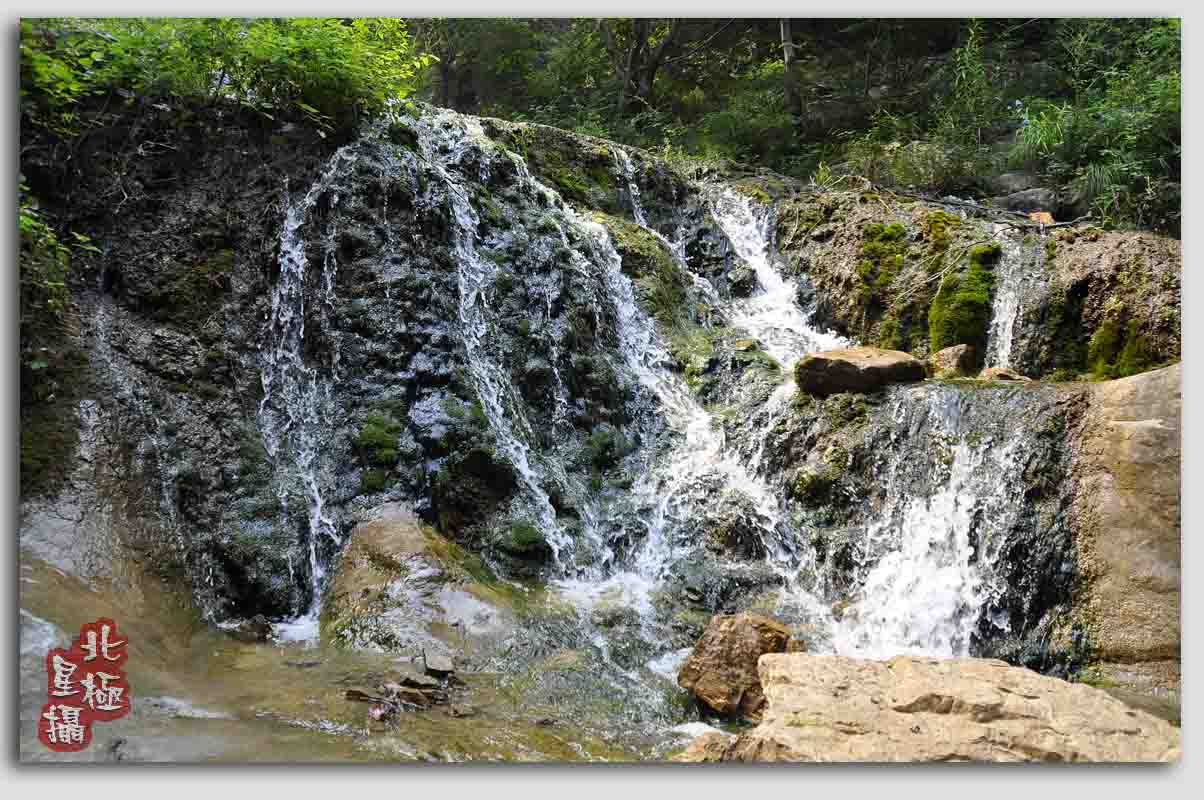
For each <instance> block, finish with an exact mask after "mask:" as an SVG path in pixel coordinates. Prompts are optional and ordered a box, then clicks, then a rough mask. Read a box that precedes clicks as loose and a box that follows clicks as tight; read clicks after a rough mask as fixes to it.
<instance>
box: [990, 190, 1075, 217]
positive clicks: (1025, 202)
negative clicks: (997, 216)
mask: <svg viewBox="0 0 1204 800" xmlns="http://www.w3.org/2000/svg"><path fill="white" fill-rule="evenodd" d="M991 203H992V204H993V205H995V206H996V207H998V208H1002V209H1006V210H1007V211H1017V212H1019V213H1021V214H1029V213H1031V212H1033V211H1048V210H1049V209H1051V208H1056V207H1057V205H1058V195H1057V193H1056V192H1054V190H1053V189H1025V190H1024V191H1021V192H1012V193H1011V194H1007V195H1003V196H1001V197H993V198H991Z"/></svg>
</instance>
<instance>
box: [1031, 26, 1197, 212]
mask: <svg viewBox="0 0 1204 800" xmlns="http://www.w3.org/2000/svg"><path fill="white" fill-rule="evenodd" d="M1085 35H1086V34H1085V33H1084V32H1083V31H1078V32H1076V33H1074V34H1073V35H1069V36H1068V39H1069V42H1068V44H1067V48H1068V51H1070V53H1071V55H1070V56H1068V60H1069V61H1070V64H1069V66H1068V68H1067V69H1068V72H1069V75H1070V80H1071V83H1072V86H1073V87H1074V89H1075V95H1074V99H1073V101H1065V100H1063V101H1051V100H1042V99H1032V100H1029V101H1028V102H1027V103H1022V104H1021V105H1020V106H1019V108H1018V112H1019V114H1020V117H1021V124H1022V126H1023V127H1022V128H1021V130H1020V132H1019V135H1018V136H1017V142H1016V146H1015V147H1014V148H1013V150H1012V153H1011V157H1012V160H1013V162H1014V163H1016V164H1024V165H1036V166H1038V167H1039V168H1040V169H1041V170H1042V171H1044V172H1045V173H1046V174H1048V175H1049V176H1050V177H1052V178H1053V179H1055V180H1056V181H1058V182H1061V183H1063V184H1064V185H1067V186H1069V187H1070V188H1071V189H1072V190H1073V191H1074V193H1075V194H1076V195H1077V197H1078V199H1079V201H1080V204H1081V205H1083V206H1085V207H1090V208H1091V209H1092V210H1093V211H1094V212H1095V213H1096V215H1097V216H1099V217H1100V218H1101V220H1102V221H1103V222H1104V223H1105V224H1106V225H1117V224H1133V225H1141V226H1150V227H1153V228H1155V229H1160V230H1165V231H1169V232H1171V233H1173V234H1176V235H1177V234H1178V231H1179V225H1180V222H1179V220H1180V214H1181V212H1180V208H1179V206H1180V197H1179V191H1178V182H1179V175H1180V157H1181V153H1182V140H1181V135H1182V120H1181V97H1182V77H1181V71H1180V63H1179V60H1180V24H1179V21H1178V20H1155V21H1152V22H1150V23H1149V26H1148V27H1146V28H1144V29H1140V30H1139V31H1137V32H1135V33H1132V34H1131V35H1130V40H1131V41H1130V44H1131V46H1132V48H1133V49H1134V51H1135V53H1134V55H1133V57H1132V60H1131V62H1129V63H1127V64H1124V65H1119V64H1109V63H1107V59H1108V57H1109V56H1108V54H1107V52H1106V50H1103V49H1100V48H1092V47H1089V46H1087V45H1086V44H1084V36H1085ZM1121 44H1122V45H1123V42H1122V43H1121ZM1085 65H1086V66H1085Z"/></svg>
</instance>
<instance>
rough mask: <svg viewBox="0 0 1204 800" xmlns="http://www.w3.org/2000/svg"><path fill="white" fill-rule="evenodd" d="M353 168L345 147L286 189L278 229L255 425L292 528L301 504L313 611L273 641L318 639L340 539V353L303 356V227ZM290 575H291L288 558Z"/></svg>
mask: <svg viewBox="0 0 1204 800" xmlns="http://www.w3.org/2000/svg"><path fill="white" fill-rule="evenodd" d="M353 162H354V156H353V154H352V150H351V149H350V145H348V146H345V147H343V148H341V149H340V150H339V151H338V152H336V153H335V155H334V156H333V157H332V158H331V160H330V163H329V164H328V165H327V167H326V169H325V170H324V171H323V173H322V174H321V175H320V176H319V178H318V179H317V180H316V181H315V182H314V183H313V185H312V186H311V187H310V188H309V191H307V192H306V193H305V195H304V196H303V197H302V198H301V199H300V200H298V201H297V202H289V201H288V199H287V187H286V207H287V211H286V213H285V219H284V225H283V227H282V228H281V231H280V257H279V262H278V263H279V269H280V275H279V277H278V278H277V281H276V285H275V287H274V288H273V290H272V301H271V308H270V311H269V317H268V330H267V337H266V342H265V343H264V344H262V345H261V350H260V353H261V358H262V363H261V371H260V380H261V383H262V386H263V400H262V401H260V404H259V411H258V415H257V422H258V426H259V431H260V434H261V436H262V438H263V444H264V448H265V449H266V450H267V453H268V457H269V458H270V459H271V460H272V462H273V464H274V465H275V471H276V491H277V498H278V500H279V504H280V510H281V516H282V517H283V518H284V520H286V521H287V522H289V523H292V524H296V523H295V521H294V514H295V512H294V509H293V505H294V502H295V500H296V499H297V496H298V495H300V499H301V500H302V502H303V503H304V506H305V516H304V523H305V525H306V547H307V549H308V555H309V575H310V592H311V599H310V606H309V609H308V610H307V611H306V613H305V614H304V615H302V616H301V617H300V618H299V619H297V620H295V621H293V622H291V623H286V624H283V625H280V626H277V630H276V635H277V637H278V638H280V639H284V640H313V639H316V637H317V620H318V615H319V612H320V610H321V599H322V586H323V581H324V580H325V575H326V571H325V567H324V562H323V559H322V556H321V552H320V547H321V539H322V537H326V538H327V539H328V540H329V541H330V542H332V543H333V544H334V545H336V546H337V545H338V544H340V541H341V540H340V537H339V534H338V530H337V528H336V526H335V523H334V522H333V521H332V520H331V519H330V517H329V516H328V515H327V514H326V512H325V499H324V497H323V482H324V479H323V477H322V466H323V465H322V463H321V462H322V455H323V450H324V448H325V446H326V437H327V435H328V434H329V430H330V424H331V419H332V415H333V413H334V408H335V400H334V383H335V381H337V377H338V376H337V372H338V348H337V347H330V348H329V354H328V361H327V362H326V363H325V364H315V363H310V362H309V361H308V360H307V358H306V353H305V341H306V333H307V330H306V282H307V279H308V278H310V271H311V268H310V264H309V258H308V256H307V255H306V250H307V248H308V246H309V245H308V243H307V242H306V240H305V238H304V237H303V236H302V228H303V227H304V226H305V223H306V222H307V220H308V217H309V212H310V211H311V210H312V209H313V208H314V206H315V205H316V204H317V202H318V200H319V198H320V197H322V196H323V195H324V194H326V193H327V192H330V191H332V186H333V183H334V180H335V178H336V176H337V175H338V174H339V173H340V172H341V171H343V170H344V169H346V168H347V167H349V166H350V165H351V164H352V163H353ZM330 203H331V205H332V206H334V205H337V204H338V194H337V192H333V193H332V194H331V195H330ZM333 237H334V231H333V230H329V231H327V232H326V236H325V239H324V241H323V242H322V253H323V258H322V263H321V264H320V266H319V270H320V271H319V273H318V276H317V277H318V279H319V284H318V290H317V291H316V292H310V294H311V295H312V296H314V297H316V298H317V301H318V307H317V309H316V311H317V323H318V326H319V330H317V331H309V335H310V337H311V338H312V337H313V336H314V335H317V334H321V333H325V332H326V329H327V327H328V324H327V323H328V314H329V312H330V311H332V310H333V301H334V281H335V275H336V271H337V263H336V261H335V257H334V247H333ZM289 569H290V571H291V570H292V562H291V560H290V562H289Z"/></svg>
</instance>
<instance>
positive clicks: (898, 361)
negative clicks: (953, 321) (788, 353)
mask: <svg viewBox="0 0 1204 800" xmlns="http://www.w3.org/2000/svg"><path fill="white" fill-rule="evenodd" d="M927 376H928V374H927V371H926V370H925V368H924V362H922V361H920V360H919V359H918V358H916V357H915V356H913V355H911V354H909V353H903V352H900V351H898V350H882V349H880V348H877V347H847V348H845V349H843V350H829V351H827V352H825V353H811V354H810V355H807V356H804V357H803V358H801V359H799V362H798V363H797V364H795V366H794V380H795V382H796V383H797V384H798V387H799V389H801V390H802V391H804V392H806V393H807V394H811V395H815V396H816V397H827V396H828V395H830V394H836V393H837V392H856V393H859V394H864V393H866V392H873V391H876V390H878V389H881V388H882V387H883V386H886V385H887V384H890V383H906V382H910V381H922V380H924V379H925V378H926V377H927Z"/></svg>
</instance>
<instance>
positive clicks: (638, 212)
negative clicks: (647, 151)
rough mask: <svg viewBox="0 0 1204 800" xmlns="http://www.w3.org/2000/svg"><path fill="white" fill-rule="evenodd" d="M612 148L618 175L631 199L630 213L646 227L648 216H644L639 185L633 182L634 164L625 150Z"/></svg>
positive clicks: (639, 223) (638, 223)
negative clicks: (625, 185)
mask: <svg viewBox="0 0 1204 800" xmlns="http://www.w3.org/2000/svg"><path fill="white" fill-rule="evenodd" d="M612 150H613V151H614V154H615V162H616V163H617V164H618V167H619V175H620V177H622V178H623V181H624V182H625V183H626V184H627V197H628V199H629V200H630V201H631V215H632V217H634V218H635V222H636V224H637V225H639V226H640V227H643V228H647V227H648V218H647V217H645V216H644V207H643V205H642V204H641V203H640V187H639V184H637V183H636V182H635V165H634V164H632V163H631V156H629V155H627V151H626V150H624V149H622V148H621V147H614V148H612Z"/></svg>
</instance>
